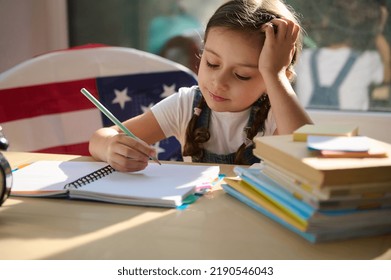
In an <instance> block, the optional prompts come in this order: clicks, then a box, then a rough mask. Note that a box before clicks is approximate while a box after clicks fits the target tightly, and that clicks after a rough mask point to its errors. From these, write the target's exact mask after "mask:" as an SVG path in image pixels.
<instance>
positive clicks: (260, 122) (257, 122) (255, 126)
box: [235, 94, 271, 164]
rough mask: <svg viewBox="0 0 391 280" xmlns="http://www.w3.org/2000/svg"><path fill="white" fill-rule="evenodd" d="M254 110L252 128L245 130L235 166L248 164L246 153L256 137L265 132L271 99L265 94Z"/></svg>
mask: <svg viewBox="0 0 391 280" xmlns="http://www.w3.org/2000/svg"><path fill="white" fill-rule="evenodd" d="M254 105H255V106H254V108H253V112H252V113H253V114H254V116H253V122H252V125H251V127H246V128H245V131H244V133H245V140H244V142H243V144H242V145H241V146H240V147H239V149H238V150H237V151H236V155H235V164H248V163H247V162H245V161H246V160H245V156H244V152H245V150H246V148H247V147H248V146H249V145H252V144H253V139H254V137H255V136H256V135H257V134H258V132H259V131H262V132H263V133H264V132H265V121H266V119H267V115H268V113H269V109H270V107H271V105H270V101H269V97H268V95H267V94H263V95H262V96H261V97H260V98H259V99H258V100H257V101H256V103H255V104H254Z"/></svg>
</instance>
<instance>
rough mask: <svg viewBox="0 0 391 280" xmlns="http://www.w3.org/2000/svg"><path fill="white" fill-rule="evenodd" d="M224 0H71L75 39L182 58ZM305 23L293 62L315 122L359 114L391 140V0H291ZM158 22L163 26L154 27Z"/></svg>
mask: <svg viewBox="0 0 391 280" xmlns="http://www.w3.org/2000/svg"><path fill="white" fill-rule="evenodd" d="M223 2H225V1H224V0H214V1H212V0H198V1H192V0H182V1H180V0H164V1H160V0H132V1H129V0H103V1H97V2H94V4H93V5H91V3H90V1H87V0H68V19H69V20H68V22H69V40H70V46H76V45H82V44H86V43H103V44H108V45H117V46H126V47H133V48H137V49H141V50H146V51H150V52H154V53H156V54H159V55H162V56H165V57H168V58H169V59H172V60H175V61H177V62H179V63H182V64H184V65H186V66H188V67H189V68H191V69H193V70H194V71H195V72H196V68H194V65H195V64H196V63H197V62H196V61H193V60H191V59H189V57H192V58H194V54H195V53H197V52H198V51H199V48H200V47H201V46H200V44H201V39H202V36H203V34H202V31H203V28H204V26H205V24H206V22H207V20H208V18H209V16H210V15H211V14H212V13H213V12H214V10H215V9H216V8H217V7H218V6H219V5H220V4H222V3H223ZM286 2H287V3H288V4H290V5H291V6H292V7H293V8H294V9H295V10H296V11H297V12H298V14H299V15H300V21H301V23H302V26H303V27H304V29H305V30H306V35H305V37H304V48H303V52H302V54H301V56H300V57H299V61H298V63H297V65H296V67H295V69H296V72H297V79H296V81H295V83H294V87H295V89H296V93H297V95H298V97H299V99H300V102H302V104H303V105H304V106H305V107H306V108H307V109H308V112H309V113H310V115H311V116H312V118H313V119H314V121H315V122H341V121H344V122H353V123H356V124H358V125H359V127H360V131H361V133H362V134H365V135H368V136H371V137H374V138H377V139H380V140H384V141H387V142H391V132H390V131H391V130H390V129H389V128H388V126H389V124H390V123H391V87H390V82H391V73H390V72H391V71H390V69H391V62H390V43H391V23H390V16H389V15H388V13H389V7H390V6H391V0H322V1H306V0H286ZM156 26H157V27H158V28H156Z"/></svg>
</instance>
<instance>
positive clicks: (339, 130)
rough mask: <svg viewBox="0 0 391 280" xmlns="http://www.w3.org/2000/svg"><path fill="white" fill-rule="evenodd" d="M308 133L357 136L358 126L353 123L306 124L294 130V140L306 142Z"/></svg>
mask: <svg viewBox="0 0 391 280" xmlns="http://www.w3.org/2000/svg"><path fill="white" fill-rule="evenodd" d="M308 135H320V136H357V135H358V126H357V125H353V124H306V125H303V126H302V127H300V128H298V129H297V130H295V131H294V132H293V141H299V142H306V141H307V136H308Z"/></svg>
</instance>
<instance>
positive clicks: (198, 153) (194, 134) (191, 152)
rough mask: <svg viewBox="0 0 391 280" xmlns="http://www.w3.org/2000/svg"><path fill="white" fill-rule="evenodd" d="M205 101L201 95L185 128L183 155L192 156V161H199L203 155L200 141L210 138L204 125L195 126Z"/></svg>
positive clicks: (203, 141)
mask: <svg viewBox="0 0 391 280" xmlns="http://www.w3.org/2000/svg"><path fill="white" fill-rule="evenodd" d="M205 106H207V105H206V101H205V99H204V97H203V96H202V97H201V100H200V102H199V103H198V105H197V106H196V107H195V108H194V114H193V116H192V117H191V119H190V122H189V124H188V126H187V129H186V143H185V146H184V148H183V155H184V156H192V157H193V158H194V161H200V160H201V159H202V157H203V156H204V149H203V148H202V143H205V142H207V141H208V140H209V138H210V133H209V131H208V128H206V127H198V128H196V125H197V121H198V119H199V117H200V114H201V112H202V109H203V108H205Z"/></svg>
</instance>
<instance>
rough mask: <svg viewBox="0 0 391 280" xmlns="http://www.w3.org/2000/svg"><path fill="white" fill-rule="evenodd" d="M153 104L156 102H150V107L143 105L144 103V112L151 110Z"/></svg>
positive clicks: (142, 107) (142, 108)
mask: <svg viewBox="0 0 391 280" xmlns="http://www.w3.org/2000/svg"><path fill="white" fill-rule="evenodd" d="M153 105H155V104H154V103H150V104H149V105H148V107H146V106H142V105H141V110H142V111H143V113H145V112H146V111H148V110H150V109H151V108H152V106H153Z"/></svg>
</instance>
